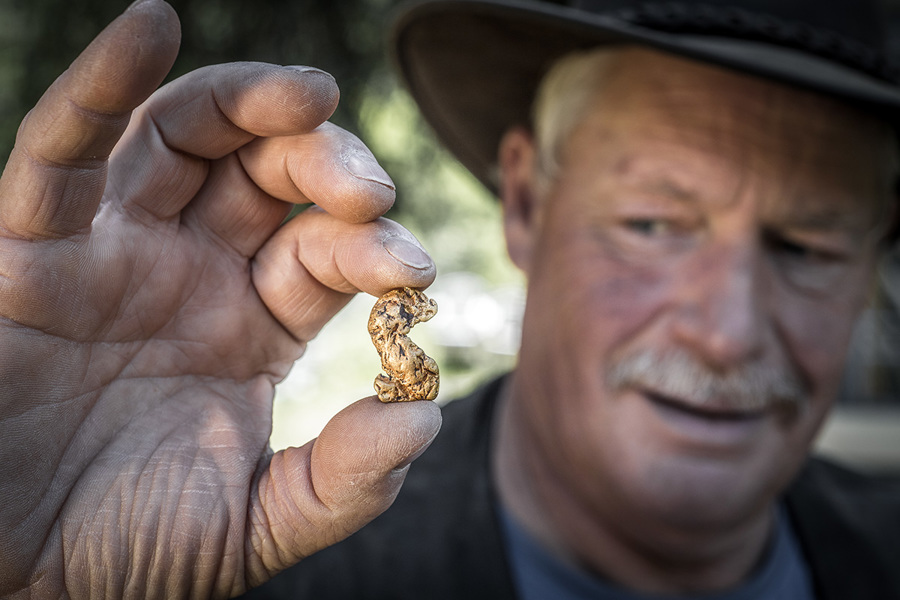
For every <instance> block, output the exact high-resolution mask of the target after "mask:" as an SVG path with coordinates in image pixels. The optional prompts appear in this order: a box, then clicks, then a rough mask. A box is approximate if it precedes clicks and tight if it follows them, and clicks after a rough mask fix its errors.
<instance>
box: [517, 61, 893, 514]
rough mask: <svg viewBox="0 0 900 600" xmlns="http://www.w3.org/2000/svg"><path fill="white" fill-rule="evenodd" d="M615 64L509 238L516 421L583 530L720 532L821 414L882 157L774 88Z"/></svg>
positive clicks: (675, 67) (665, 67)
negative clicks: (519, 285) (601, 521)
mask: <svg viewBox="0 0 900 600" xmlns="http://www.w3.org/2000/svg"><path fill="white" fill-rule="evenodd" d="M616 64H617V67H616V68H614V69H613V71H612V73H611V74H610V77H609V80H608V81H607V85H606V86H605V87H604V91H603V92H602V93H600V94H599V95H598V97H597V99H596V102H595V103H594V104H593V105H592V108H591V110H590V112H589V114H588V115H587V117H586V119H585V120H584V121H583V122H582V123H580V124H579V126H578V127H576V129H575V132H574V133H573V134H572V136H571V137H570V139H569V140H568V144H567V146H566V152H565V154H564V156H563V157H562V171H561V173H560V176H559V178H558V179H557V180H556V183H555V184H554V185H552V186H551V189H550V191H549V192H548V193H547V195H546V197H545V198H535V202H534V205H533V206H530V207H529V208H530V210H518V209H517V210H516V211H512V212H513V213H517V214H513V215H512V216H511V217H508V227H510V228H512V229H516V230H518V231H519V232H520V233H521V232H525V233H524V235H512V236H510V240H511V241H510V250H511V254H512V255H513V256H514V257H515V258H516V259H517V262H519V263H520V266H522V267H523V268H524V269H525V271H526V272H527V275H528V277H529V290H528V306H527V310H526V315H525V323H524V334H523V346H522V351H521V357H520V367H519V369H517V374H516V384H515V391H514V393H515V394H516V398H515V400H514V402H515V405H516V406H517V409H516V410H519V411H521V414H522V415H524V418H525V421H524V422H525V423H527V427H529V429H530V432H531V435H533V439H532V442H533V443H534V444H535V449H536V451H537V452H540V453H541V454H542V455H543V456H544V457H546V460H548V461H549V462H550V465H551V469H550V470H551V471H552V476H551V478H552V479H554V480H555V484H556V485H558V484H560V483H561V484H562V486H563V487H566V488H567V489H568V490H570V491H571V492H572V493H573V494H574V495H575V496H577V497H578V498H579V499H580V500H579V501H580V502H583V503H584V504H585V505H588V506H590V507H591V510H594V511H598V513H602V514H605V515H606V516H615V517H617V518H623V519H625V521H623V522H628V519H629V517H633V519H634V520H641V519H644V518H645V517H647V516H648V515H651V516H652V515H655V516H657V517H659V518H660V519H662V520H663V521H664V522H667V523H669V524H671V525H694V526H703V525H712V524H715V525H727V524H728V523H737V522H738V521H739V520H740V519H742V518H746V517H747V516H748V515H752V514H759V513H760V511H762V510H764V508H765V507H766V506H767V505H768V503H769V501H770V500H771V499H772V498H773V497H774V496H775V495H776V494H777V493H778V491H779V490H781V489H782V488H783V487H784V485H785V484H786V482H787V481H788V480H789V479H790V477H791V476H792V475H793V474H794V473H795V472H796V469H797V468H798V466H799V464H800V463H801V461H802V460H803V458H804V457H805V455H806V453H807V451H808V448H809V446H810V443H811V440H812V439H813V437H814V435H815V433H816V431H817V429H818V427H819V425H820V423H821V422H822V420H823V418H824V417H825V415H826V413H827V411H828V408H829V406H830V405H831V403H832V401H833V398H834V397H835V395H836V390H837V388H838V383H839V380H840V377H841V371H842V364H843V361H844V355H845V349H846V347H847V344H848V341H849V337H850V334H851V330H852V327H853V324H854V321H855V318H856V317H857V315H858V313H859V311H860V310H861V308H862V306H863V305H864V303H865V300H866V297H867V293H868V290H869V285H870V278H871V274H872V270H873V264H874V261H875V258H876V254H877V251H876V237H877V236H876V232H875V224H876V222H877V221H878V219H879V217H878V215H879V211H880V208H879V207H880V206H881V204H880V202H882V201H883V199H884V196H885V185H886V177H887V175H886V167H885V164H886V163H887V161H886V160H885V152H886V148H887V147H888V146H887V144H886V143H885V137H886V136H884V135H883V132H881V131H880V129H879V127H878V125H877V124H876V123H874V122H870V121H869V120H867V119H866V118H864V117H862V116H860V115H857V114H856V113H853V112H851V111H849V110H848V109H845V108H843V107H842V106H839V105H837V104H836V103H833V102H831V101H829V100H825V99H820V98H818V97H816V96H812V95H810V94H807V93H804V92H799V91H795V90H793V89H790V88H786V87H782V86H779V85H776V84H771V83H765V82H762V81H760V80H756V79H752V78H749V77H744V76H740V75H737V74H733V73H730V72H726V71H722V70H718V69H713V68H709V67H704V66H700V65H696V64H694V63H691V62H688V61H682V60H678V59H674V58H668V57H665V56H663V55H660V54H656V53H652V52H649V51H639V50H630V51H624V52H623V55H622V56H621V57H620V59H619V60H618V62H617V63H616ZM635 73H640V75H638V76H635ZM525 179H528V178H527V177H526V178H525ZM506 185H507V191H508V190H509V189H510V188H515V184H514V183H513V184H512V185H510V182H509V181H507V182H506ZM525 187H528V186H525ZM532 192H533V189H532ZM533 193H536V192H533ZM528 195H529V194H528V193H526V194H525V196H526V197H527V196H528ZM504 201H505V202H506V203H507V205H509V199H508V198H506V199H505V200H504Z"/></svg>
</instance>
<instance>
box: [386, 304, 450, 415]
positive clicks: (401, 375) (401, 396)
mask: <svg viewBox="0 0 900 600" xmlns="http://www.w3.org/2000/svg"><path fill="white" fill-rule="evenodd" d="M435 314H437V303H435V301H434V300H431V299H430V298H428V296H426V295H425V294H424V293H423V292H422V291H421V290H414V289H412V288H408V287H405V288H402V289H400V288H398V289H395V290H391V291H389V292H388V293H387V294H385V295H384V296H382V297H381V298H379V299H378V301H377V302H376V303H375V306H373V307H372V313H371V314H370V315H369V335H371V336H372V343H373V344H375V349H376V350H378V354H379V356H381V368H382V369H384V371H385V373H387V374H386V375H385V374H384V373H382V374H380V375H378V377H376V378H375V391H376V392H377V393H378V399H379V400H381V401H382V402H404V401H408V400H434V399H435V398H437V395H438V386H439V384H440V375H439V373H438V366H437V363H436V362H434V359H433V358H431V357H430V356H428V355H427V354H425V353H424V352H423V351H422V349H421V348H419V347H418V346H416V345H415V343H413V341H412V340H411V339H409V337H408V336H407V334H408V333H409V330H410V329H412V328H413V326H414V325H415V324H416V323H422V322H424V321H427V320H428V319H430V318H431V317H433V316H434V315H435Z"/></svg>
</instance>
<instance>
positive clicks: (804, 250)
mask: <svg viewBox="0 0 900 600" xmlns="http://www.w3.org/2000/svg"><path fill="white" fill-rule="evenodd" d="M775 246H776V247H777V249H778V250H779V251H781V252H783V253H785V254H787V255H790V256H792V257H794V258H805V259H810V258H813V257H816V256H817V252H816V251H815V250H813V249H811V248H809V247H807V246H804V245H803V244H798V243H796V242H792V241H790V240H786V239H779V240H776V241H775Z"/></svg>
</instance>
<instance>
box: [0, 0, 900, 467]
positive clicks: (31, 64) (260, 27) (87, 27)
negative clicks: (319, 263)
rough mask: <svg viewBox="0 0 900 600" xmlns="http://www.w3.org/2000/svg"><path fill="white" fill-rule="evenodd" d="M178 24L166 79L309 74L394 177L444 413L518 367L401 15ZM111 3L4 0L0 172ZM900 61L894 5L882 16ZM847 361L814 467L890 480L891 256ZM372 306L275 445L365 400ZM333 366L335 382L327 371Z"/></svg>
mask: <svg viewBox="0 0 900 600" xmlns="http://www.w3.org/2000/svg"><path fill="white" fill-rule="evenodd" d="M169 1H170V3H171V4H172V5H173V6H174V8H175V9H176V10H177V12H178V14H179V16H180V17H181V21H182V38H183V41H182V46H181V52H180V55H179V58H178V60H177V62H176V63H175V67H174V69H173V71H172V74H171V76H170V79H171V78H174V77H177V76H178V75H181V74H184V73H186V72H188V71H190V70H192V69H195V68H198V67H201V66H205V65H208V64H212V63H221V62H230V61H237V60H253V61H264V62H272V63H278V64H308V65H313V66H316V67H319V68H322V69H324V70H326V71H328V72H330V73H331V74H332V75H334V77H335V78H336V79H337V81H338V84H339V85H340V87H341V103H340V105H339V107H338V109H337V112H336V113H335V115H334V117H333V118H332V121H333V122H335V123H336V124H338V125H340V126H341V127H344V128H345V129H348V130H350V131H351V132H353V133H355V134H357V135H358V136H359V137H361V138H362V139H363V140H364V141H365V142H366V144H367V145H368V146H369V147H370V148H371V149H372V151H373V152H374V153H375V155H376V156H377V157H378V159H379V161H380V162H381V164H382V165H383V166H384V167H385V169H386V170H387V171H388V173H390V175H391V177H392V178H393V179H394V182H395V184H396V186H397V202H396V204H395V206H394V208H392V209H391V211H390V212H389V214H388V217H390V218H392V219H394V220H397V221H399V222H400V223H402V224H403V225H404V226H406V227H407V228H408V229H409V230H410V231H412V232H413V233H414V234H415V235H416V236H417V237H418V238H419V239H420V240H421V242H422V243H423V245H424V246H425V247H426V248H427V249H428V250H429V252H430V253H431V254H432V256H433V257H434V259H435V262H436V263H437V265H438V278H437V281H436V282H435V284H434V285H433V286H432V288H431V289H430V290H429V295H430V296H432V297H433V298H435V299H436V300H437V302H438V304H439V307H440V311H439V313H438V315H437V316H436V317H435V318H434V319H433V320H432V321H430V322H429V323H425V324H422V325H419V326H417V327H416V329H415V331H414V332H413V336H412V337H413V339H414V340H415V341H416V343H418V344H419V345H420V346H422V347H423V349H424V350H425V351H426V352H427V353H428V354H430V355H432V356H433V357H434V358H435V359H436V360H437V361H438V363H439V365H440V367H441V394H440V397H439V402H444V401H447V400H449V399H452V398H453V397H456V396H458V395H460V394H463V393H465V392H468V391H469V390H471V389H472V388H474V387H475V386H476V385H477V384H478V383H479V382H482V381H484V380H485V379H486V378H488V377H490V376H493V375H495V374H498V373H501V372H503V371H505V370H508V369H509V368H511V367H512V366H513V365H514V364H515V354H516V350H517V347H518V323H519V319H520V317H521V314H522V311H523V308H524V288H523V284H524V281H523V279H522V277H521V275H520V274H519V273H518V271H517V270H516V269H515V268H514V267H513V266H512V265H511V264H510V263H509V261H508V259H507V257H506V252H505V247H504V245H503V239H502V232H501V226H500V219H499V210H498V206H497V203H496V201H495V200H494V199H493V198H492V197H491V195H490V194H489V193H488V192H487V191H486V190H485V189H484V188H483V187H481V185H480V184H479V183H477V182H476V181H475V180H474V178H472V177H471V176H470V175H469V174H468V172H467V171H465V169H463V168H462V167H461V166H460V165H459V164H458V163H456V162H455V161H454V160H453V159H452V157H450V156H449V155H448V154H447V153H446V152H444V151H443V150H442V149H441V148H440V146H439V145H438V144H437V143H436V141H435V140H434V138H433V136H432V135H431V132H430V130H429V129H428V128H427V126H426V125H425V124H424V123H423V121H422V120H421V118H420V117H419V115H418V113H417V111H416V108H415V105H414V104H413V103H412V101H411V100H410V98H409V97H408V96H407V95H406V93H405V92H404V91H403V89H402V87H401V86H400V85H399V84H398V82H397V80H396V78H395V77H394V74H393V72H392V71H391V68H390V64H389V60H388V57H387V53H386V51H385V43H384V36H385V34H386V32H387V31H388V30H389V23H390V16H391V14H392V12H393V11H394V10H395V8H396V7H397V6H398V5H399V4H400V2H399V1H398V0H341V1H340V2H337V1H327V0H318V1H315V0H267V1H266V2H249V1H247V0H169ZM127 4H128V3H127V2H123V1H120V0H82V1H81V2H72V1H71V0H0V164H5V162H6V158H7V156H8V154H9V151H10V149H11V148H12V145H13V141H14V138H15V132H16V128H17V126H18V123H19V122H20V121H21V119H22V117H23V116H24V115H25V113H26V112H27V111H28V109H29V108H30V107H31V106H33V105H34V103H35V102H36V101H37V99H38V98H39V97H40V95H41V93H42V92H43V91H44V90H45V89H46V88H47V87H48V86H49V85H50V83H51V82H52V81H53V80H54V79H55V78H56V76H57V75H58V74H59V73H61V72H62V71H63V70H65V68H66V67H67V66H68V64H69V63H70V62H71V61H72V60H73V59H74V58H75V57H76V56H77V54H78V52H79V51H80V50H81V49H82V48H83V47H84V46H85V45H87V44H88V43H89V42H90V40H91V39H92V38H93V36H94V35H96V33H97V32H99V31H100V30H101V29H102V28H103V27H104V26H105V25H106V24H107V23H108V22H109V21H111V20H112V19H114V18H115V17H116V15H118V14H119V13H120V12H121V11H123V10H124V9H125V8H126V6H127ZM888 11H889V14H890V15H891V19H890V20H889V22H888V23H886V25H887V26H888V28H889V30H890V31H891V32H892V35H891V38H890V39H891V48H892V51H893V52H894V54H895V56H897V57H898V58H900V18H897V17H898V16H900V0H891V2H890V3H889V4H888ZM872 296H873V297H872V303H871V306H870V308H869V309H868V310H867V311H866V313H865V315H864V316H863V319H862V321H861V323H860V326H859V328H858V330H857V333H856V338H855V340H854V346H853V351H852V352H851V356H850V358H849V360H848V368H847V372H846V374H845V380H844V381H845V383H844V387H843V391H842V396H841V399H840V402H839V405H838V409H837V410H836V411H835V413H834V416H833V417H832V419H831V420H830V421H829V423H828V424H827V425H826V427H825V430H824V432H823V435H822V436H821V438H820V440H819V447H820V449H821V450H822V451H823V452H825V453H831V454H836V455H839V456H841V457H843V458H845V459H846V460H849V461H850V462H853V463H855V464H857V465H859V466H862V467H864V468H869V469H873V470H892V471H894V470H896V471H898V472H900V312H898V307H900V257H898V253H896V252H895V255H894V256H893V257H892V258H891V259H890V260H889V261H887V263H886V264H885V265H884V267H883V269H882V273H881V276H880V282H879V286H878V288H877V290H875V291H874V292H873V295H872ZM374 300H375V299H374V298H372V297H371V296H367V295H361V296H358V297H357V298H356V299H354V300H353V301H352V302H351V303H350V305H349V306H348V307H347V308H346V309H344V310H343V311H342V312H341V313H340V314H339V315H338V316H337V317H336V318H335V319H334V320H333V321H332V322H331V323H329V324H328V325H327V326H326V327H325V329H324V330H323V331H322V332H321V333H320V334H319V336H318V337H317V338H316V339H315V340H314V341H313V342H312V343H311V344H310V345H309V348H308V350H307V353H306V355H305V356H304V357H303V358H302V359H301V360H300V361H299V362H298V363H297V364H296V365H295V367H294V369H293V370H292V371H291V373H290V375H289V376H288V378H287V379H286V380H285V381H284V382H283V383H282V384H281V385H280V386H279V388H278V391H277V394H276V400H275V425H274V430H273V433H272V446H273V447H274V448H276V449H278V448H283V447H285V446H288V445H299V444H302V443H304V442H306V441H307V440H309V439H311V438H313V437H314V436H315V435H317V434H318V432H319V431H320V430H321V428H322V426H323V425H324V423H325V422H326V421H327V420H328V418H330V417H331V416H332V415H333V414H334V413H335V412H337V411H338V410H340V408H342V407H343V406H345V405H347V404H349V403H350V402H352V401H354V400H356V399H358V398H361V397H363V396H368V395H371V394H372V393H373V391H372V381H373V379H374V377H375V375H376V374H377V373H378V372H379V371H380V365H379V361H378V357H377V354H376V353H375V350H374V348H373V347H372V345H371V342H370V340H369V336H368V333H367V332H366V321H367V319H368V313H369V310H370V309H371V307H372V304H373V303H374ZM338 356H340V357H341V360H340V363H339V365H340V366H339V367H338V368H339V371H336V365H337V364H338V362H337V360H336V357H338Z"/></svg>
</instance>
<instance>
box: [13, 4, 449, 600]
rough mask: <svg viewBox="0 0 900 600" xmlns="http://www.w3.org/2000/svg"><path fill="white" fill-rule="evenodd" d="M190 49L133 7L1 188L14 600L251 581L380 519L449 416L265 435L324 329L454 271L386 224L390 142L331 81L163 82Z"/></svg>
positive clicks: (198, 75) (251, 73) (240, 77)
mask: <svg viewBox="0 0 900 600" xmlns="http://www.w3.org/2000/svg"><path fill="white" fill-rule="evenodd" d="M178 40H179V29H178V21H177V17H176V16H175V15H174V13H173V11H172V10H171V9H170V8H169V7H168V5H166V4H164V3H163V2H162V1H161V0H145V1H144V2H141V3H137V4H135V5H133V6H132V7H131V8H130V9H129V10H128V11H127V12H126V13H125V14H124V15H123V16H121V17H120V18H119V19H117V20H116V21H115V22H114V23H113V24H112V25H110V26H109V27H108V28H107V29H106V30H105V31H104V32H103V33H101V34H100V36H98V38H97V39H96V40H95V41H94V42H93V43H92V44H91V46H90V47H88V49H87V50H85V52H84V53H83V54H82V55H81V57H79V58H78V59H77V60H76V62H75V63H74V64H73V65H72V67H71V68H70V69H69V70H68V71H66V73H64V74H63V75H62V76H61V77H60V78H59V80H57V81H56V83H54V85H53V86H52V87H51V88H50V89H49V90H48V92H47V93H46V94H45V95H44V97H43V98H42V99H41V101H40V102H39V103H38V105H37V106H36V107H35V109H34V110H33V111H32V112H31V113H29V115H28V117H27V118H26V119H25V121H24V122H23V125H22V127H21V128H20V130H19V134H18V137H17V143H16V149H15V150H14V151H13V153H12V155H11V157H10V160H9V162H8V164H7V166H6V170H5V172H4V174H3V178H2V180H0V596H2V597H7V596H11V597H24V598H27V597H36V598H58V597H59V598H63V597H73V598H76V597H79V598H83V597H89V596H90V597H109V598H123V597H127V598H177V597H187V596H190V597H207V596H216V597H227V596H230V595H235V594H237V593H240V592H241V591H243V590H244V589H245V588H246V587H248V586H252V585H254V584H258V583H260V582H262V581H264V580H266V579H267V578H268V577H270V576H271V575H272V574H274V573H275V572H277V571H279V570H281V569H283V568H285V567H286V566H288V565H290V564H292V563H294V562H296V561H298V560H300V559H302V558H303V557H305V556H307V555H309V554H311V553H313V552H315V551H316V550H318V549H321V548H323V547H325V546H327V545H328V544H331V543H334V542H335V541H337V540H339V539H341V538H343V537H345V536H346V535H348V534H349V533H351V532H352V531H354V530H356V529H358V528H359V527H361V526H362V525H363V524H365V523H366V522H368V521H369V520H370V519H372V518H373V517H375V516H376V515H377V514H379V513H380V512H381V511H383V510H384V509H385V508H386V507H387V506H388V505H389V504H390V502H391V501H392V499H393V497H394V495H395V494H396V492H397V490H398V488H399V486H400V484H401V482H402V480H403V477H404V475H405V469H404V468H403V467H404V466H405V465H407V464H408V463H409V461H410V460H411V459H412V458H413V457H414V456H415V455H416V454H417V453H418V452H419V451H421V450H422V449H423V448H424V447H425V446H427V444H428V443H429V442H430V440H431V439H433V437H434V435H435V434H436V432H437V429H438V428H439V426H440V414H439V412H438V409H437V408H436V407H435V405H434V404H433V403H430V402H427V403H426V402H417V403H403V404H397V405H383V404H381V403H380V402H378V400H377V399H375V398H368V399H365V400H361V401H360V402H358V403H356V404H354V405H352V406H351V407H350V408H348V409H346V410H345V411H343V412H342V413H340V414H339V415H338V416H337V417H335V419H333V420H332V422H331V423H329V424H328V426H327V427H326V428H325V430H324V431H323V432H322V434H321V436H320V437H319V438H318V440H317V441H315V442H312V443H310V444H307V445H306V446H304V447H302V448H293V449H288V450H286V451H284V452H279V453H277V454H275V455H272V453H271V452H270V451H269V450H268V444H267V440H268V435H269V432H270V427H271V403H272V398H273V390H274V385H275V384H276V383H277V382H278V381H279V380H280V379H281V378H283V377H284V376H285V374H286V373H287V372H288V369H289V368H290V366H291V364H292V362H293V361H294V360H295V359H296V358H298V357H299V356H300V355H301V354H302V352H303V349H304V345H305V343H306V341H308V340H309V339H311V338H312V337H313V336H314V335H315V333H316V332H317V331H318V330H319V328H320V327H321V326H322V325H323V324H324V323H325V322H326V321H327V320H328V319H329V318H331V317H332V316H333V315H334V314H335V313H336V312H337V311H338V310H339V309H340V308H341V307H342V306H343V305H344V304H345V303H346V302H347V301H348V299H349V298H350V297H351V295H352V294H353V293H355V292H356V291H358V290H362V291H366V292H369V293H371V294H374V295H380V294H382V293H383V292H385V291H386V290H388V289H390V288H394V287H399V286H404V285H408V286H414V287H423V286H427V285H428V284H429V283H430V282H431V281H432V279H433V278H434V266H433V264H432V262H431V260H430V258H428V256H427V255H426V254H425V253H424V251H422V250H421V248H420V247H419V246H418V244H417V242H416V241H415V240H414V238H413V237H412V236H411V235H410V234H409V233H408V232H406V231H405V230H403V229H402V228H401V227H399V226H398V225H396V224H394V223H392V222H390V221H387V220H385V219H382V218H379V217H380V215H381V214H383V213H384V211H386V210H387V208H389V206H390V205H391V203H392V202H393V197H394V192H393V189H392V185H391V183H390V180H389V179H388V178H387V176H386V175H385V174H384V172H383V171H382V170H381V169H380V167H378V166H377V164H375V162H374V159H373V158H372V157H371V154H370V153H369V152H368V150H367V149H366V148H365V147H364V146H363V145H362V144H361V143H360V142H359V141H358V140H356V139H355V138H354V137H352V136H350V135H349V134H347V133H346V132H343V131H341V130H339V129H338V128H336V127H334V126H331V125H330V124H328V123H324V124H323V122H324V121H325V119H327V118H328V117H329V116H330V114H331V111H332V110H333V109H334V106H335V104H336V102H337V88H336V86H335V84H334V81H333V80H332V79H331V77H330V76H328V75H326V74H324V73H322V72H320V71H316V70H309V69H307V70H304V69H298V68H285V67H276V66H271V65H262V64H250V63H241V64H232V65H224V66H218V67H211V68H207V69H201V70H199V71H196V72H194V73H191V74H189V75H187V76H185V77H183V78H181V79H178V80H176V81H174V82H172V83H170V84H168V85H167V86H165V87H163V88H162V89H160V90H158V91H157V92H156V93H153V95H152V96H150V94H151V93H152V92H153V90H154V89H155V88H156V87H157V86H158V85H159V83H160V82H161V81H162V79H163V77H164V76H165V74H166V73H167V72H168V69H169V68H170V67H171V64H172V62H173V60H174V57H175V54H176V52H177V46H178ZM148 96H150V97H149V99H148ZM136 107H137V108H136ZM135 108H136V110H134V109H135ZM132 110H134V113H133V114H132ZM129 119H130V123H129ZM126 125H127V129H126ZM120 137H121V139H120ZM110 153H111V154H110ZM308 201H312V202H315V203H316V204H317V205H318V206H317V207H313V208H311V209H309V210H307V211H306V212H304V213H302V214H301V215H300V216H299V217H297V218H295V219H293V220H292V221H290V222H288V223H287V224H286V225H284V226H281V223H282V221H283V220H284V218H285V216H286V215H287V213H288V210H289V207H290V205H289V204H288V202H308ZM336 360H339V357H336Z"/></svg>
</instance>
